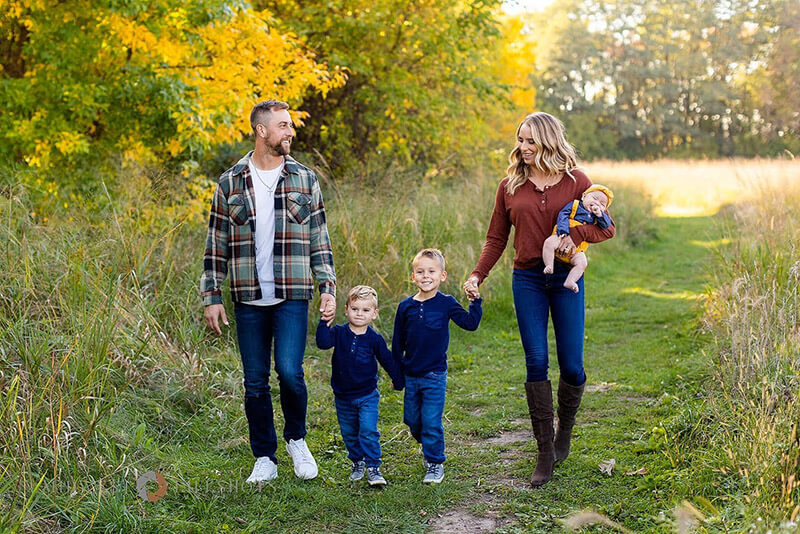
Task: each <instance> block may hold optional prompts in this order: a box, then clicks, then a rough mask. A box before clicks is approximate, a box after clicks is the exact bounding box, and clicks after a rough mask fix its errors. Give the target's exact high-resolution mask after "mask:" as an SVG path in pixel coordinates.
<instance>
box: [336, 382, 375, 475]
mask: <svg viewBox="0 0 800 534" xmlns="http://www.w3.org/2000/svg"><path fill="white" fill-rule="evenodd" d="M380 398H381V395H380V393H378V390H377V389H376V390H375V391H373V392H372V393H370V394H369V395H366V396H364V397H360V398H358V399H342V398H339V397H336V396H334V400H335V402H336V418H337V419H339V428H340V429H341V431H342V439H343V440H344V444H345V446H346V447H347V457H348V458H350V460H352V461H354V462H358V461H360V460H364V463H366V464H367V467H378V466H379V465H381V443H380V437H381V435H380V433H379V432H378V401H379V400H380Z"/></svg>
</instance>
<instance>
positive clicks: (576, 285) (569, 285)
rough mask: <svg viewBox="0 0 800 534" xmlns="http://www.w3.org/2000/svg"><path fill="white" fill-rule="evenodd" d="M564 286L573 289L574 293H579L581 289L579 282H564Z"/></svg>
mask: <svg viewBox="0 0 800 534" xmlns="http://www.w3.org/2000/svg"><path fill="white" fill-rule="evenodd" d="M564 287H566V288H567V289H571V290H572V292H573V293H577V292H578V291H580V288H579V287H578V284H576V283H575V282H564Z"/></svg>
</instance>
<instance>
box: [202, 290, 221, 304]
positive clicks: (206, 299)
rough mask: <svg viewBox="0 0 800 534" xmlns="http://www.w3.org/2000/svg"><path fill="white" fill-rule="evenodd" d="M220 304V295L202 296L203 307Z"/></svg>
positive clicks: (209, 294)
mask: <svg viewBox="0 0 800 534" xmlns="http://www.w3.org/2000/svg"><path fill="white" fill-rule="evenodd" d="M212 304H222V293H208V294H205V295H203V306H211V305H212Z"/></svg>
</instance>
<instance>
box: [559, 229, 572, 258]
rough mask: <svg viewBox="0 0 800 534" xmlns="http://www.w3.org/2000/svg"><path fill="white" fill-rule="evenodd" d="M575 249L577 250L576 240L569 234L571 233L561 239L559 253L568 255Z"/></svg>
mask: <svg viewBox="0 0 800 534" xmlns="http://www.w3.org/2000/svg"><path fill="white" fill-rule="evenodd" d="M573 250H575V242H574V241H572V238H571V237H570V236H569V234H566V235H564V236H562V237H561V241H559V242H558V246H557V247H556V251H557V252H558V253H559V254H563V255H568V254H569V253H570V252H572V251H573Z"/></svg>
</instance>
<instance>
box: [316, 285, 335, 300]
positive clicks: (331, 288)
mask: <svg viewBox="0 0 800 534" xmlns="http://www.w3.org/2000/svg"><path fill="white" fill-rule="evenodd" d="M319 292H320V293H330V294H331V295H333V296H334V297H335V296H336V284H335V283H333V282H320V284H319Z"/></svg>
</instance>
